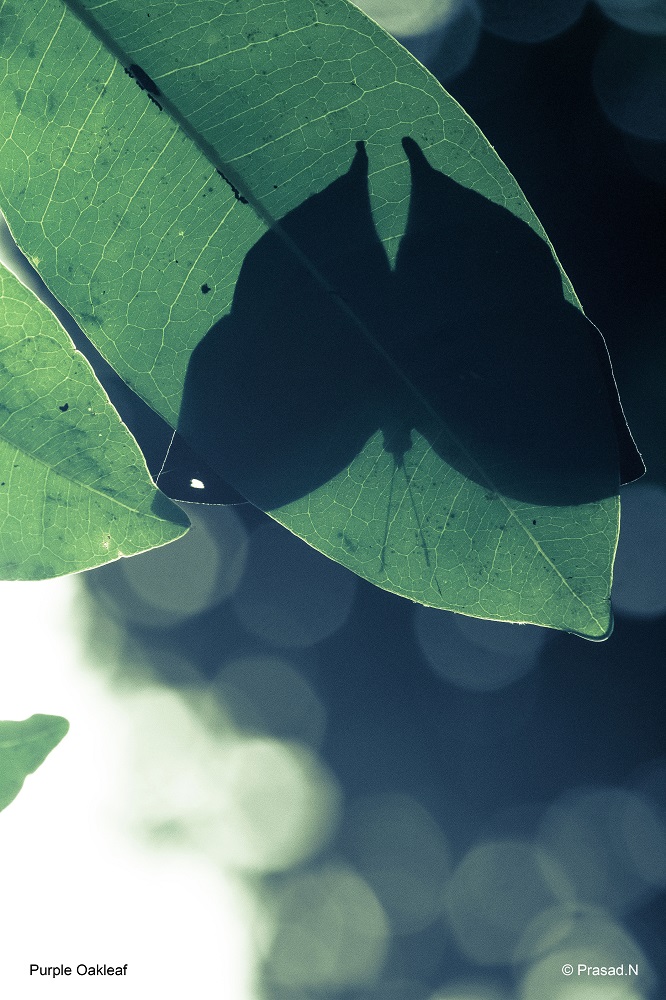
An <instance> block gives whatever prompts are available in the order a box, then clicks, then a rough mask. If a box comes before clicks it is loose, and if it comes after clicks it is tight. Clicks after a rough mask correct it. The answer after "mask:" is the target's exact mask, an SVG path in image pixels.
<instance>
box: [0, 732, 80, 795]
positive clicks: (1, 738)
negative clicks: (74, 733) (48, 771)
mask: <svg viewBox="0 0 666 1000" xmlns="http://www.w3.org/2000/svg"><path fill="white" fill-rule="evenodd" d="M68 729H69V722H68V721H67V719H63V718H61V716H59V715H31V716H30V718H29V719H25V720H24V721H23V722H0V810H1V809H4V808H5V807H6V806H8V805H9V803H10V802H12V801H13V800H14V799H15V798H16V796H17V795H18V793H19V792H20V791H21V788H22V787H23V782H24V781H25V779H26V778H27V776H28V775H29V774H32V773H33V771H36V770H37V768H38V767H39V765H40V764H43V763H44V761H45V760H46V757H47V756H48V755H49V754H50V753H51V751H52V750H53V748H54V747H55V746H57V745H58V743H60V740H61V739H62V738H63V736H65V734H66V733H67V730H68Z"/></svg>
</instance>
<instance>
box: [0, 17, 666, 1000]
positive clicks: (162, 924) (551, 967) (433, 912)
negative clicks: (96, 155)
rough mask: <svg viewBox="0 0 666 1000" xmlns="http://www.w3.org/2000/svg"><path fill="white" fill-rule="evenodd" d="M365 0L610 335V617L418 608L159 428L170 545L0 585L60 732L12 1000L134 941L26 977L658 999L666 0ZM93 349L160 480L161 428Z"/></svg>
mask: <svg viewBox="0 0 666 1000" xmlns="http://www.w3.org/2000/svg"><path fill="white" fill-rule="evenodd" d="M361 6H363V8H364V9H365V10H366V11H367V13H369V14H370V15H371V16H372V17H373V18H375V19H376V20H377V21H379V22H380V23H382V24H383V25H384V26H385V27H386V29H387V30H388V31H390V32H392V33H393V34H395V35H396V37H398V38H399V40H400V41H402V43H403V44H405V45H406V46H407V47H408V48H410V49H411V51H412V52H413V53H414V54H415V55H416V56H417V58H419V59H420V60H421V61H422V62H424V63H425V64H426V65H427V66H428V68H429V69H430V70H431V71H432V72H433V73H434V74H435V75H436V76H437V77H438V78H439V79H440V80H441V81H442V83H443V84H444V86H445V87H446V88H447V89H448V90H449V91H450V92H451V93H452V94H453V96H454V97H455V98H456V99H457V100H458V101H459V102H460V103H461V104H462V106H463V107H464V108H465V109H466V110H467V111H468V112H469V114H470V115H471V116H472V118H474V120H475V121H476V122H477V124H478V125H479V126H480V128H481V129H482V131H483V132H484V133H485V135H486V136H487V138H488V139H489V141H490V142H491V143H492V144H493V145H494V146H495V148H496V149H497V152H498V153H499V155H500V156H501V157H502V159H503V160H504V161H505V162H506V163H507V165H508V167H509V169H510V170H511V171H512V172H513V174H514V175H515V176H516V178H517V180H518V182H519V184H520V185H521V187H522V188H523V190H524V192H525V194H526V196H527V198H528V199H529V201H530V202H531V204H532V206H533V207H534V209H535V211H536V213H537V215H538V216H539V218H540V219H541V221H542V222H543V224H544V226H545V228H546V231H547V232H548V234H549V236H550V238H551V240H552V242H553V244H554V246H555V248H556V250H557V253H558V255H559V257H560V260H561V261H562V264H563V266H564V268H565V270H566V271H567V273H568V274H569V276H570V277H571V279H572V281H573V284H574V287H575V288H576V290H577V292H578V295H579V297H580V299H581V301H582V303H583V305H584V308H585V310H586V312H587V313H588V315H589V316H590V318H591V319H592V320H593V321H594V322H595V323H596V324H597V325H598V326H599V327H600V329H601V330H602V332H603V333H604V336H605V337H606V340H607V343H608V346H609V350H610V353H611V357H612V360H613V364H614V368H615V374H616V379H617V382H618V385H619V389H620V394H621V397H622V401H623V404H624V407H625V411H626V414H627V417H628V420H629V423H630V426H631V428H632V430H633V433H634V436H635V438H636V440H637V443H638V445H639V448H640V449H641V451H642V453H643V456H644V458H645V462H646V465H647V468H648V474H647V476H646V477H645V478H644V479H643V480H642V481H641V482H640V483H638V484H634V485H632V486H629V487H626V488H625V489H624V490H623V494H622V536H621V542H620V548H619V552H618V558H617V563H616V580H615V586H614V607H615V615H616V625H615V632H614V634H613V636H612V637H611V639H610V640H609V641H608V642H605V643H590V642H585V641H584V640H581V639H578V638H575V637H572V636H568V635H564V634H560V633H554V632H551V631H548V630H544V629H538V628H535V627H532V626H511V625H502V624H499V623H492V622H481V621H478V620H475V619H470V618H464V617H461V616H455V615H451V614H448V613H445V612H439V611H433V610H431V609H426V608H421V607H418V606H416V605H412V604H410V603H409V602H407V601H404V600H402V599H400V598H398V597H394V596H392V595H390V594H387V593H384V592H382V591H380V590H378V589H376V588H374V587H372V586H370V585H369V584H366V583H365V582H363V581H361V580H358V579H356V578H355V577H353V576H351V575H350V574H349V573H347V572H346V571H345V570H343V569H342V568H341V567H339V566H337V565H335V564H333V563H331V562H329V561H328V560H326V559H325V558H324V557H323V556H321V555H319V554H318V553H316V552H314V551H313V550H312V549H310V548H308V546H307V545H305V544H304V543H303V542H301V541H300V540H298V539H296V538H295V537H293V536H291V535H290V534H289V533H288V532H286V531H285V530H284V529H282V528H280V527H279V526H278V525H277V524H275V523H273V522H272V521H270V519H268V518H267V517H265V516H264V515H263V514H261V513H260V512H259V511H257V510H255V509H254V508H252V507H250V506H249V505H247V504H243V503H240V502H238V501H240V500H241V498H239V497H237V496H234V494H233V491H230V490H229V489H228V488H227V487H226V486H225V484H222V483H219V482H217V481H216V480H215V477H214V476H212V475H211V474H210V472H209V470H207V469H206V468H205V467H204V466H202V465H201V464H200V463H199V464H197V463H196V462H195V461H193V460H192V458H191V456H188V455H186V454H183V453H182V452H179V451H178V450H177V449H176V448H174V449H172V450H171V451H170V452H169V454H168V455H167V459H166V462H165V464H164V467H163V469H162V472H161V476H160V485H163V486H164V488H165V489H166V490H167V491H168V492H171V493H172V494H173V495H176V496H179V497H180V498H181V499H184V500H185V501H191V500H194V499H198V500H203V501H206V503H204V504H194V503H191V502H186V503H185V507H186V510H187V513H188V515H189V516H190V518H191V519H192V522H193V528H192V530H191V531H190V532H189V533H188V535H187V536H186V537H185V538H184V539H183V540H181V541H179V542H178V543H176V544H174V545H173V546H167V547H166V548H164V549H160V550H156V551H154V552H151V553H147V554H146V555H143V556H138V557H135V558H133V559H131V560H125V561H121V562H118V563H114V564H112V565H109V566H106V567H102V568H101V569H99V570H95V571H93V572H91V573H89V574H82V575H80V576H76V577H71V578H66V579H60V580H54V581H49V582H46V583H38V584H14V583H12V584H9V583H2V584H0V622H1V623H2V637H3V639H2V641H3V653H4V655H3V668H4V669H3V671H2V673H1V674H0V705H1V706H2V710H1V713H0V714H2V717H3V718H16V719H20V718H25V717H26V716H29V715H31V714H32V713H33V712H46V713H53V714H62V715H65V716H66V717H67V718H68V719H69V720H70V722H71V730H70V733H69V735H68V736H67V737H66V739H65V740H64V741H63V743H62V744H61V745H60V746H59V747H58V748H57V749H56V750H55V751H54V753H53V754H52V756H51V757H50V758H49V759H48V760H47V762H46V763H45V764H44V766H43V767H42V768H41V769H40V770H39V771H38V772H37V773H36V774H35V775H34V776H32V777H30V778H29V779H28V780H27V782H26V786H25V788H24V790H23V791H22V793H21V794H20V795H19V797H18V798H17V800H16V801H15V802H14V803H13V804H12V805H11V806H10V807H9V808H8V809H7V811H6V812H4V813H3V815H2V817H1V818H0V850H1V851H2V855H1V856H2V907H1V910H2V915H1V916H0V927H1V928H2V932H1V935H0V938H1V940H2V950H3V952H4V955H3V957H2V961H1V962H0V986H5V993H6V995H7V996H13V997H17V998H23V997H32V996H33V995H37V992H38V991H43V989H44V985H43V984H44V980H43V979H41V980H35V978H34V977H33V978H32V979H30V978H29V977H28V976H27V968H28V966H29V964H30V962H37V963H39V964H40V965H42V966H45V965H52V964H59V963H60V962H64V963H66V964H70V965H74V964H78V962H86V963H87V964H96V963H99V962H107V963H108V964H111V965H122V964H124V963H125V962H127V963H128V964H129V971H128V977H127V980H126V981H124V982H123V984H122V986H121V985H120V984H118V983H115V982H114V983H113V985H112V986H108V985H107V983H108V980H105V979H101V978H100V979H95V980H93V979H90V978H88V977H85V978H83V977H82V978H80V979H79V978H76V977H73V978H71V979H68V980H60V981H58V980H56V981H54V982H52V983H51V982H49V986H48V989H49V992H50V993H51V994H54V995H56V996H57V995H63V996H65V995H67V996H72V995H81V996H83V995H85V996H86V997H97V996H102V995H104V996H106V995H107V992H108V993H109V994H110V992H111V990H113V991H114V992H115V994H117V995H123V996H139V995H152V994H154V995H158V996H160V997H163V998H171V997H173V998H176V997H182V996H183V995H191V996H197V997H198V996H201V997H211V998H212V997H220V998H222V997H224V998H230V1000H338V998H340V1000H342V998H349V1000H352V998H353V1000H597V998H599V1000H649V998H658V997H660V996H663V995H664V986H663V982H664V974H665V973H666V907H665V906H664V888H665V887H666V746H665V745H664V735H663V733H664V705H665V704H666V691H665V687H666V685H665V683H664V679H663V662H664V652H663V651H664V648H665V645H666V643H665V640H666V456H665V448H664V428H665V427H666V388H665V387H666V336H665V333H666V331H665V329H664V327H665V321H664V316H665V315H666V310H665V308H664V306H665V304H666V303H665V299H666V281H665V280H664V273H665V270H666V269H665V264H666V246H665V241H664V233H665V231H666V229H665V223H666V4H664V2H663V0H599V2H598V3H587V4H586V3H584V2H583V0H485V2H480V0H479V2H477V0H450V2H448V0H423V2H422V3H420V4H419V3H417V2H416V0H410V2H409V3H407V2H405V3H403V2H400V0H366V2H365V3H364V4H362V5H361ZM3 255H4V257H5V259H10V261H11V262H12V263H11V266H12V267H13V268H14V269H15V270H17V271H20V276H21V277H22V280H24V281H25V282H26V283H32V287H34V288H35V290H36V291H37V292H38V294H40V295H42V296H43V297H44V298H45V300H46V301H48V302H49V303H50V304H51V305H53V307H54V309H55V310H56V311H58V310H59V315H60V316H61V317H62V318H63V320H64V321H65V322H67V317H66V316H65V315H63V313H62V310H60V307H58V306H57V304H55V305H54V304H53V302H52V300H50V299H49V296H48V293H47V292H46V290H45V289H44V288H43V286H42V285H41V283H40V282H39V279H37V278H36V276H35V275H34V273H33V274H31V273H30V272H29V271H28V270H26V265H25V264H24V262H22V261H21V259H20V258H19V256H18V254H17V253H16V251H15V250H12V246H11V243H10V241H9V239H8V237H7V234H6V233H5V235H4V237H3ZM68 329H69V330H70V332H71V333H72V335H73V336H74V337H75V339H76V342H77V345H78V346H80V347H82V348H83V349H84V350H85V352H86V353H87V354H88V355H89V356H90V357H91V358H92V357H93V356H94V352H93V351H92V350H91V349H90V348H89V347H87V346H86V345H85V344H84V342H83V340H82V339H81V334H80V333H78V332H77V331H76V330H75V329H73V328H72V325H71V321H69V323H68ZM94 363H95V366H96V368H97V369H98V371H99V373H100V374H101V375H102V377H103V380H104V383H105V385H106V387H107V391H109V392H110V394H111V396H112V398H113V399H114V402H116V404H117V405H118V407H119V409H120V410H121V413H122V415H123V418H124V419H125V420H126V422H127V423H128V425H129V426H130V428H131V429H132V430H133V432H134V433H135V434H136V436H137V437H138V439H139V441H140V444H141V446H142V448H143V449H144V450H145V452H146V454H147V457H148V460H149V464H150V466H151V469H152V470H153V471H154V474H155V475H157V473H158V472H159V471H160V466H161V465H162V462H163V460H164V457H165V454H166V452H167V448H168V445H169V442H170V438H171V434H170V432H169V431H168V429H167V428H166V427H164V426H163V425H161V424H160V422H159V421H158V420H157V418H156V417H154V415H151V414H150V413H149V412H148V411H147V410H146V408H145V407H143V406H142V404H141V403H140V401H139V400H137V399H136V398H130V396H129V394H128V393H127V392H126V391H125V390H124V389H123V387H122V385H120V384H119V382H118V380H117V379H116V378H115V377H114V376H113V374H112V373H110V372H109V370H108V369H107V368H106V366H104V365H103V363H101V362H100V361H99V360H97V361H95V362H94ZM219 500H223V501H226V502H229V505H228V506H211V505H210V504H213V503H215V502H216V501H219ZM566 963H570V964H572V965H573V966H574V968H575V969H576V970H577V966H578V964H579V963H581V964H584V965H586V966H589V967H595V966H606V967H608V966H613V967H618V966H620V965H624V970H625V975H624V977H622V978H620V977H619V976H616V977H614V978H610V977H604V978H601V977H593V976H591V975H590V976H588V975H586V974H583V975H581V976H579V975H578V974H577V972H575V973H574V975H572V976H570V977H567V976H565V975H563V974H562V966H563V965H565V964H566ZM630 964H631V965H632V966H636V965H637V966H638V970H639V971H638V975H637V976H631V977H630V976H628V975H627V973H628V966H629V965H630ZM3 977H5V979H4V980H3ZM119 991H121V992H119Z"/></svg>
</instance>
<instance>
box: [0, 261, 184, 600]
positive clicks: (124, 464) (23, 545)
mask: <svg viewBox="0 0 666 1000" xmlns="http://www.w3.org/2000/svg"><path fill="white" fill-rule="evenodd" d="M188 524H189V522H188V520H187V518H186V516H185V515H184V514H183V512H182V511H181V510H180V508H178V507H177V506H176V505H175V504H172V503H171V502H170V501H169V500H167V499H166V497H164V496H163V495H162V494H161V493H160V492H159V490H157V489H156V488H155V486H154V485H153V483H152V481H151V479H150V476H149V474H148V469H147V467H146V463H145V460H144V458H143V455H142V454H141V452H140V451H139V448H138V447H137V445H136V442H135V441H134V439H133V438H132V436H131V434H130V433H129V431H128V430H127V428H126V427H125V425H124V424H123V423H122V422H121V420H120V418H119V416H118V414H117V413H116V411H115V410H114V408H113V406H112V405H111V403H110V402H109V400H108V397H107V396H106V393H105V392H104V390H103V389H102V387H101V385H100V384H99V382H98V381H97V379H96V377H95V375H94V373H93V370H92V368H91V367H90V365H89V364H88V362H87V361H86V360H85V358H84V357H83V355H82V354H80V353H79V352H78V351H76V350H75V348H74V345H73V344H72V342H71V340H70V338H69V336H68V335H67V333H66V332H65V331H64V330H63V328H62V327H61V326H60V324H59V323H58V321H57V320H56V318H55V317H54V316H53V315H52V314H51V313H50V312H49V310H48V309H47V308H46V306H44V305H42V303H41V302H39V300H38V299H36V298H35V296H34V295H33V294H32V292H30V291H28V289H26V288H25V287H24V286H23V285H22V284H21V283H20V282H19V281H18V280H17V279H16V278H15V277H14V276H13V275H12V274H10V273H9V271H7V270H6V269H5V268H4V267H2V266H1V265H0V577H2V578H3V579H6V580H41V579H45V578H47V577H54V576H60V575H62V574H64V573H73V572H77V571H78V570H83V569H89V568H91V567H93V566H99V565H101V564H102V563H106V562H110V561H112V560H114V559H118V558H119V557H120V556H123V555H125V556H128V555H134V554H135V553H137V552H142V551H144V550H145V549H151V548H154V547H155V546H158V545H164V544H165V543H166V542H170V541H172V540H173V539H175V538H179V537H180V536H181V535H182V534H183V533H184V532H185V531H186V530H187V527H188Z"/></svg>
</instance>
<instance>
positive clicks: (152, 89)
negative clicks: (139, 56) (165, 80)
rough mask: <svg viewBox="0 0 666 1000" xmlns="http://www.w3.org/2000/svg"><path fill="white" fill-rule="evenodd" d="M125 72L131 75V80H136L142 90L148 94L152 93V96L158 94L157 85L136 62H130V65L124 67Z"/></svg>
mask: <svg viewBox="0 0 666 1000" xmlns="http://www.w3.org/2000/svg"><path fill="white" fill-rule="evenodd" d="M125 72H126V73H127V75H128V76H131V77H132V79H133V80H136V82H137V83H138V85H139V86H140V87H141V89H142V90H145V91H147V92H148V93H149V94H153V96H154V97H159V96H160V89H159V87H158V86H157V84H156V83H155V81H154V80H153V79H152V78H151V77H149V76H148V74H147V73H146V71H145V69H142V68H141V66H137V64H136V63H132V65H131V66H130V67H129V68H128V69H126V70H125Z"/></svg>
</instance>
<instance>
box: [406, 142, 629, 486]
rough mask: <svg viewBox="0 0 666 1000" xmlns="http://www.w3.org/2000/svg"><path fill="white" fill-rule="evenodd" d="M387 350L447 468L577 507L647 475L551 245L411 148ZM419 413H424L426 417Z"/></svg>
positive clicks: (596, 337)
mask: <svg viewBox="0 0 666 1000" xmlns="http://www.w3.org/2000/svg"><path fill="white" fill-rule="evenodd" d="M403 147H404V149H405V152H406V154H407V157H408V159H409V163H410V168H411V179H412V189H411V199H410V211H409V218H408V222H407V228H406V232H405V235H404V237H403V240H402V242H401V245H400V250H399V253H398V257H397V261H396V271H395V282H396V286H397V287H396V289H395V300H396V302H397V303H398V304H399V309H400V319H399V322H398V323H397V324H395V326H394V329H395V330H397V331H398V332H399V341H398V342H397V343H395V344H392V345H390V347H389V350H390V352H391V354H392V356H393V357H394V358H395V360H396V363H397V365H398V366H399V367H400V369H401V370H402V371H403V372H404V373H405V375H406V377H407V379H408V381H409V382H410V383H411V384H413V385H414V386H415V387H417V388H418V391H419V393H420V394H421V395H422V397H423V399H424V400H425V401H426V404H427V405H426V407H424V406H423V405H421V406H416V407H414V406H413V407H412V410H413V418H412V420H411V423H412V426H414V427H415V428H416V429H418V430H419V431H420V432H421V433H422V434H423V435H424V436H425V437H426V438H427V439H428V440H429V441H430V442H431V444H432V446H433V448H434V450H435V451H436V452H437V453H438V454H439V455H440V457H441V458H442V459H443V460H444V461H445V462H447V463H448V464H451V465H453V466H454V467H456V468H458V469H459V471H462V472H463V473H464V474H465V475H466V476H467V477H468V478H471V479H474V480H476V481H477V482H479V483H480V484H481V485H484V486H486V487H488V488H489V489H491V490H492V491H496V492H498V493H500V494H502V495H503V496H505V497H509V498H513V499H516V500H518V501H521V502H526V503H528V504H538V505H543V506H575V505H578V504H583V503H590V502H593V501H598V500H602V499H604V498H605V497H609V496H612V495H614V494H615V493H617V492H618V487H619V485H620V482H628V481H631V480H632V479H635V478H638V477H639V476H640V475H642V474H643V472H644V467H643V463H642V460H641V458H640V455H639V453H638V451H637V449H636V446H635V444H634V441H633V438H632V437H631V434H630V432H629V429H628V427H627V425H626V422H625V419H624V414H623V412H622V408H621V405H620V400H619V397H618V394H617V389H616V386H615V381H614V379H613V374H612V369H611V366H610V360H609V357H608V353H607V351H606V347H605V344H604V342H603V338H602V337H601V334H600V333H599V331H598V330H597V329H596V327H594V326H593V324H591V323H590V322H589V321H588V320H587V318H586V317H585V316H584V315H583V314H582V313H581V311H580V310H579V309H577V308H576V307H574V306H573V305H571V304H570V303H569V302H567V301H566V299H565V298H564V296H563V294H562V281H561V275H560V272H559V269H558V268H557V265H556V264H555V261H554V258H553V256H552V254H551V252H550V250H549V249H548V246H547V245H546V243H545V242H544V241H543V240H542V239H541V237H540V236H538V234H537V233H535V232H534V230H532V228H531V227H530V226H528V225H527V224H526V223H524V222H522V221H521V220H520V219H518V218H516V216H515V215H513V214H512V213H511V212H509V211H508V210H506V209H505V208H502V207H501V206H499V205H496V204H494V203H493V202H490V201H488V200H487V199H486V198H483V197H482V196H480V195H479V194H477V193H476V192H474V191H472V190H470V189H468V188H465V187H462V186H461V185H460V184H457V183H456V182H455V181H453V180H452V179H451V178H450V177H447V176H446V175H444V174H442V173H441V172H440V171H438V170H436V169H434V168H433V167H431V166H430V164H429V163H428V161H427V159H426V157H425V155H424V154H423V152H422V151H421V150H420V148H419V146H418V145H417V144H416V143H415V142H414V141H413V140H412V139H404V140H403ZM424 409H427V411H428V412H427V415H426V414H424Z"/></svg>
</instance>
